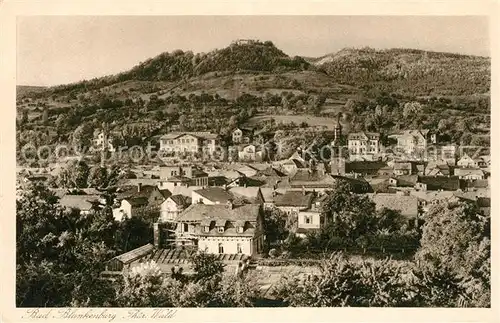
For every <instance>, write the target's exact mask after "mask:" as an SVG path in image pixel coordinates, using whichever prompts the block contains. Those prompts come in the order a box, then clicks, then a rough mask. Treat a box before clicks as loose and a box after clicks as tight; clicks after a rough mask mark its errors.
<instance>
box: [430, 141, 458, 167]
mask: <svg viewBox="0 0 500 323" xmlns="http://www.w3.org/2000/svg"><path fill="white" fill-rule="evenodd" d="M435 147H436V148H437V149H438V150H439V151H440V152H441V154H440V160H442V161H443V162H445V163H446V164H448V165H451V166H454V165H455V164H456V162H457V160H456V154H457V147H456V146H455V145H439V146H435ZM437 159H438V160H439V158H437Z"/></svg>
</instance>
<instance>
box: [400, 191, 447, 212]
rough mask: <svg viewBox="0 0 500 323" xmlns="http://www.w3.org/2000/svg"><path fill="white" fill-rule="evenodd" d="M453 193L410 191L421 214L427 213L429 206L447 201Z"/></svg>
mask: <svg viewBox="0 0 500 323" xmlns="http://www.w3.org/2000/svg"><path fill="white" fill-rule="evenodd" d="M454 194H455V192H453V191H415V190H413V191H410V195H411V196H415V197H416V198H417V199H418V204H419V206H420V208H421V210H422V212H423V213H425V212H427V211H429V207H430V206H431V205H434V204H437V203H439V202H440V201H442V200H448V199H450V198H451V197H453V195H454Z"/></svg>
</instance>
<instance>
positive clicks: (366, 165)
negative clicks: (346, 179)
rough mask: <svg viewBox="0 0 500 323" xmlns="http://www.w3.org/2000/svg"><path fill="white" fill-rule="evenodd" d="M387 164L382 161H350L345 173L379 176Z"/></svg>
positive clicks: (346, 165)
mask: <svg viewBox="0 0 500 323" xmlns="http://www.w3.org/2000/svg"><path fill="white" fill-rule="evenodd" d="M386 166H387V163H385V162H382V161H350V162H347V163H346V164H345V173H346V174H352V175H358V176H377V175H379V172H380V171H381V170H382V169H383V168H385V167H386ZM334 175H335V174H334Z"/></svg>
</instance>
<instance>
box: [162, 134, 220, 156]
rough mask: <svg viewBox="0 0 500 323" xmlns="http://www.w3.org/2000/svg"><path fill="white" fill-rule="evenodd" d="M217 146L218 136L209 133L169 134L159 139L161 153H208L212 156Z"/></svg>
mask: <svg viewBox="0 0 500 323" xmlns="http://www.w3.org/2000/svg"><path fill="white" fill-rule="evenodd" d="M218 145H219V136H218V135H216V134H213V133H210V132H178V133H169V134H166V135H164V136H162V137H161V138H160V151H161V152H163V153H171V154H175V153H191V154H194V153H203V152H205V153H209V154H213V153H214V152H215V151H216V150H217V147H218Z"/></svg>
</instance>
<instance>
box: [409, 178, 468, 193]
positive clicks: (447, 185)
mask: <svg viewBox="0 0 500 323" xmlns="http://www.w3.org/2000/svg"><path fill="white" fill-rule="evenodd" d="M460 188H461V185H460V179H459V178H458V176H449V177H444V176H418V180H417V183H416V184H415V189H417V190H421V191H440V190H443V191H456V190H459V189H460Z"/></svg>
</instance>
